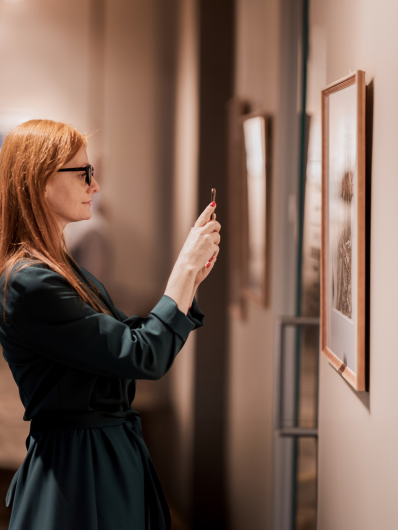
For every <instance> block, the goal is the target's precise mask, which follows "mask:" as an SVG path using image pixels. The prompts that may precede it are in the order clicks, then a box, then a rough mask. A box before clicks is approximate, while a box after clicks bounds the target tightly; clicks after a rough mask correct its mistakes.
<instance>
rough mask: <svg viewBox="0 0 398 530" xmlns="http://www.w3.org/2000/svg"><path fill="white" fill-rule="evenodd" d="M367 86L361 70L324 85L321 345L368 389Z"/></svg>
mask: <svg viewBox="0 0 398 530" xmlns="http://www.w3.org/2000/svg"><path fill="white" fill-rule="evenodd" d="M365 105H366V86H365V72H362V71H360V70H358V71H357V72H355V73H353V74H350V75H348V76H346V77H344V78H343V79H340V80H339V81H336V82H335V83H332V84H331V85H329V86H327V87H326V88H325V89H324V90H322V236H321V237H322V246H321V350H322V353H323V354H324V355H326V357H327V358H328V360H329V362H330V364H331V365H332V366H333V367H334V368H335V369H336V370H337V371H338V372H339V373H340V374H341V375H342V376H343V377H344V379H346V380H347V381H348V382H349V383H350V384H351V385H352V386H353V387H354V388H355V389H356V390H365V389H366V388H365V386H366V381H365V368H366V367H365V347H366V345H365V319H366V307H365V304H366V294H365V291H366V276H365V275H366V270H365V269H366V229H365V221H366V204H365V198H366V197H365V193H366V175H365V173H366V167H365V165H366V152H365V145H366V138H365Z"/></svg>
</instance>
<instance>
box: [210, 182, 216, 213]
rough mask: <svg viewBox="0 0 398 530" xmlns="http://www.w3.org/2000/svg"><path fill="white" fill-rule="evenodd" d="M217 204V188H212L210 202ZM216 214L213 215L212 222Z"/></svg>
mask: <svg viewBox="0 0 398 530" xmlns="http://www.w3.org/2000/svg"><path fill="white" fill-rule="evenodd" d="M213 201H214V202H216V188H211V196H210V202H213ZM213 219H214V213H212V214H211V217H210V220H211V221H213Z"/></svg>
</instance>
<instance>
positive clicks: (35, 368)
mask: <svg viewBox="0 0 398 530" xmlns="http://www.w3.org/2000/svg"><path fill="white" fill-rule="evenodd" d="M86 143H87V141H86V138H85V137H84V136H83V135H82V134H80V133H79V132H78V131H76V130H75V129H74V128H73V127H71V126H69V125H65V124H63V123H56V122H53V121H49V120H33V121H29V122H26V123H24V124H22V125H20V126H18V127H16V128H15V129H14V130H13V131H12V132H11V133H10V134H9V135H8V136H7V137H6V139H5V141H4V144H3V147H2V149H1V152H0V210H1V213H0V215H1V225H0V227H1V228H0V257H1V260H0V275H1V280H0V288H1V297H0V299H1V303H2V307H1V309H2V311H3V319H2V322H1V325H0V342H1V344H2V346H3V354H4V357H5V359H6V361H7V362H8V364H9V366H10V369H11V371H12V374H13V376H14V379H15V381H16V383H17V385H18V387H19V392H20V397H21V400H22V403H23V405H24V407H25V414H24V420H26V421H29V420H31V427H30V434H29V436H28V438H27V440H26V447H27V455H26V458H25V460H24V462H23V464H22V466H21V467H20V468H19V470H18V471H17V473H16V474H15V476H14V478H13V480H12V482H11V485H10V488H9V491H8V494H7V500H6V502H7V505H9V504H10V503H11V502H12V503H13V506H12V513H11V522H10V527H9V528H10V530H28V529H29V530H80V529H81V530H112V529H117V530H127V529H129V530H141V529H144V528H145V529H160V530H163V529H168V528H170V514H169V510H168V507H167V502H166V499H165V497H164V494H163V492H162V489H161V486H160V483H159V480H158V477H157V475H156V472H155V470H154V467H153V464H152V461H151V458H150V456H149V454H148V451H147V448H146V446H145V443H144V441H143V439H142V433H141V425H140V419H139V414H138V412H136V411H134V410H133V409H132V408H131V406H130V404H131V402H132V401H133V399H134V394H135V380H136V379H158V378H160V377H162V376H163V375H164V374H165V373H166V372H167V370H168V369H169V368H170V366H171V365H172V363H173V360H174V358H175V356H176V355H177V353H178V352H179V350H180V349H181V348H182V346H183V345H184V343H185V341H186V339H187V337H188V335H189V333H190V331H192V330H193V329H195V328H197V327H199V326H202V325H203V318H204V317H203V315H202V313H201V312H200V310H199V308H198V305H197V303H196V301H195V299H194V295H195V292H196V289H197V287H198V285H199V284H200V283H201V282H202V281H203V280H204V279H205V278H206V277H207V276H208V274H209V272H210V271H211V270H212V268H213V266H214V263H215V261H216V259H217V255H218V251H219V246H218V244H219V242H220V235H219V231H220V228H221V227H220V224H219V223H218V222H217V221H215V220H211V221H209V219H210V216H211V214H212V213H213V212H214V210H215V206H216V205H215V203H212V204H211V205H209V206H208V207H207V208H206V210H205V211H204V212H203V213H202V215H201V216H200V217H199V219H198V220H197V222H196V223H195V226H194V227H193V228H192V230H191V232H190V234H189V236H188V239H187V240H186V242H185V244H184V246H183V248H182V250H181V253H180V255H179V257H178V259H177V262H176V264H175V266H174V268H173V271H172V273H171V276H170V278H169V281H168V284H167V287H166V291H165V293H164V296H163V297H162V298H161V300H160V301H159V303H158V304H157V305H156V307H155V308H154V309H153V310H152V311H151V313H150V315H149V316H148V317H147V318H141V317H130V318H128V317H127V316H126V315H124V314H123V313H121V312H120V311H118V310H117V309H116V308H115V307H114V305H113V303H112V300H111V299H110V297H109V295H108V293H107V292H106V290H105V288H104V286H103V285H102V284H101V283H100V282H99V281H98V280H96V278H95V277H94V276H92V275H91V274H90V273H89V272H88V271H86V270H84V269H81V268H79V267H78V266H77V265H76V264H75V263H74V262H73V260H72V259H71V258H70V257H69V255H68V254H67V251H66V248H65V240H64V236H63V230H64V228H65V226H66V225H67V224H68V223H70V222H76V221H82V220H86V219H90V217H91V212H90V206H91V199H92V196H93V195H94V194H95V193H98V191H99V186H98V183H97V182H96V180H95V178H94V176H93V170H92V167H91V166H90V164H89V161H88V158H87V153H86Z"/></svg>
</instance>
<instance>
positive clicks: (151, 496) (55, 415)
mask: <svg viewBox="0 0 398 530" xmlns="http://www.w3.org/2000/svg"><path fill="white" fill-rule="evenodd" d="M116 425H124V427H125V428H126V431H127V433H128V434H129V435H130V436H131V438H132V439H133V440H134V442H135V444H136V446H137V447H138V450H139V452H140V456H141V460H142V464H143V467H144V477H145V478H144V480H145V485H144V487H145V505H146V517H145V520H146V523H145V528H146V530H155V529H156V530H170V528H171V517H170V511H169V507H168V505H167V501H166V497H165V495H164V493H163V489H162V486H161V484H160V481H159V478H158V475H157V473H156V470H155V467H154V465H153V462H152V459H151V457H150V454H149V452H148V449H147V447H146V445H145V442H144V440H143V438H142V429H141V417H140V413H139V412H137V411H136V410H134V409H129V410H126V411H123V412H103V411H87V412H84V411H54V412H51V413H46V414H42V415H40V417H37V418H33V419H32V421H31V424H30V433H29V436H28V438H27V440H26V447H27V450H29V438H30V436H33V437H34V435H35V434H37V433H39V432H41V433H43V432H46V431H52V430H54V429H87V428H95V427H97V428H98V427H111V426H116ZM21 467H22V466H21ZM21 467H20V468H19V469H18V471H17V472H16V473H15V475H14V477H13V479H12V481H11V484H10V487H9V490H8V493H7V498H6V504H7V506H9V504H10V503H11V502H12V500H13V497H14V493H15V488H16V485H17V481H18V475H19V472H20V469H21Z"/></svg>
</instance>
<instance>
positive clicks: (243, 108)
mask: <svg viewBox="0 0 398 530" xmlns="http://www.w3.org/2000/svg"><path fill="white" fill-rule="evenodd" d="M247 108H248V105H247V103H246V101H244V100H243V99H241V98H238V97H234V98H232V99H230V100H229V101H228V102H227V119H228V205H229V208H228V227H229V230H228V267H229V270H228V274H229V278H228V290H229V296H228V299H229V300H228V309H229V313H230V314H231V315H232V316H234V317H235V318H238V319H240V320H242V319H243V318H244V316H245V300H244V297H243V292H242V289H243V287H244V271H245V263H244V254H243V253H242V245H243V244H244V240H243V237H244V234H243V226H242V217H243V213H242V212H243V210H244V201H243V197H242V186H243V183H242V172H243V169H242V167H243V165H244V164H245V159H244V145H243V128H242V121H241V117H242V115H243V114H246V113H247Z"/></svg>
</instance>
